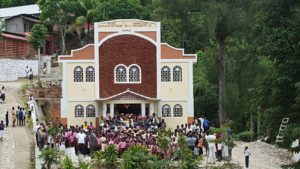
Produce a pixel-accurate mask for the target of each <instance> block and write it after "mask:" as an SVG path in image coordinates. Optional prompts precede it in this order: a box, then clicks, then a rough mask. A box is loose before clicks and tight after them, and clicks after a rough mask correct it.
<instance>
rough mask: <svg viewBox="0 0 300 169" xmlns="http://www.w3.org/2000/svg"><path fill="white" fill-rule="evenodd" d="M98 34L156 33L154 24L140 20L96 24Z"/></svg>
mask: <svg viewBox="0 0 300 169" xmlns="http://www.w3.org/2000/svg"><path fill="white" fill-rule="evenodd" d="M97 26H98V28H99V30H100V32H106V31H107V32H111V31H123V32H126V31H156V23H154V22H146V21H141V20H116V21H111V22H100V23H97Z"/></svg>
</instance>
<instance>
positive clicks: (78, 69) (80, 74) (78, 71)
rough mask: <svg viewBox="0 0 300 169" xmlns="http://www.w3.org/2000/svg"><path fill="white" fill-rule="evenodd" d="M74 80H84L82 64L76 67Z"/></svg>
mask: <svg viewBox="0 0 300 169" xmlns="http://www.w3.org/2000/svg"><path fill="white" fill-rule="evenodd" d="M74 82H83V69H82V67H80V66H76V67H75V69H74Z"/></svg>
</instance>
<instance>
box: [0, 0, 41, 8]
mask: <svg viewBox="0 0 300 169" xmlns="http://www.w3.org/2000/svg"><path fill="white" fill-rule="evenodd" d="M34 3H35V0H0V8H8V7H15V6H22V5H30V4H34Z"/></svg>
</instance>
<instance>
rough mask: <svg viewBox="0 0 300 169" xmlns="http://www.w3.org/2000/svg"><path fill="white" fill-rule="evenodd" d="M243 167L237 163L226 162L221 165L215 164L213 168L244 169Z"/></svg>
mask: <svg viewBox="0 0 300 169" xmlns="http://www.w3.org/2000/svg"><path fill="white" fill-rule="evenodd" d="M242 168H243V167H242V166H240V165H239V164H235V163H224V164H222V165H221V166H214V167H213V169H242Z"/></svg>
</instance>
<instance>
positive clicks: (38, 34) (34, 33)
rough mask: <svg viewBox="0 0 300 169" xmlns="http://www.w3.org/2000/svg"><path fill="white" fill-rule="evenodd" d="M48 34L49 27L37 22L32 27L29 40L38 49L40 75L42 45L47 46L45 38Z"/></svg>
mask: <svg viewBox="0 0 300 169" xmlns="http://www.w3.org/2000/svg"><path fill="white" fill-rule="evenodd" d="M47 35H48V31H47V28H46V27H45V26H44V25H42V24H35V25H34V26H33V27H32V29H31V34H30V39H29V42H30V44H31V45H32V47H33V48H34V49H35V50H37V51H38V58H39V64H38V75H39V76H40V75H41V74H40V72H41V70H40V60H41V59H40V58H41V47H43V46H45V40H46V37H47Z"/></svg>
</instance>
